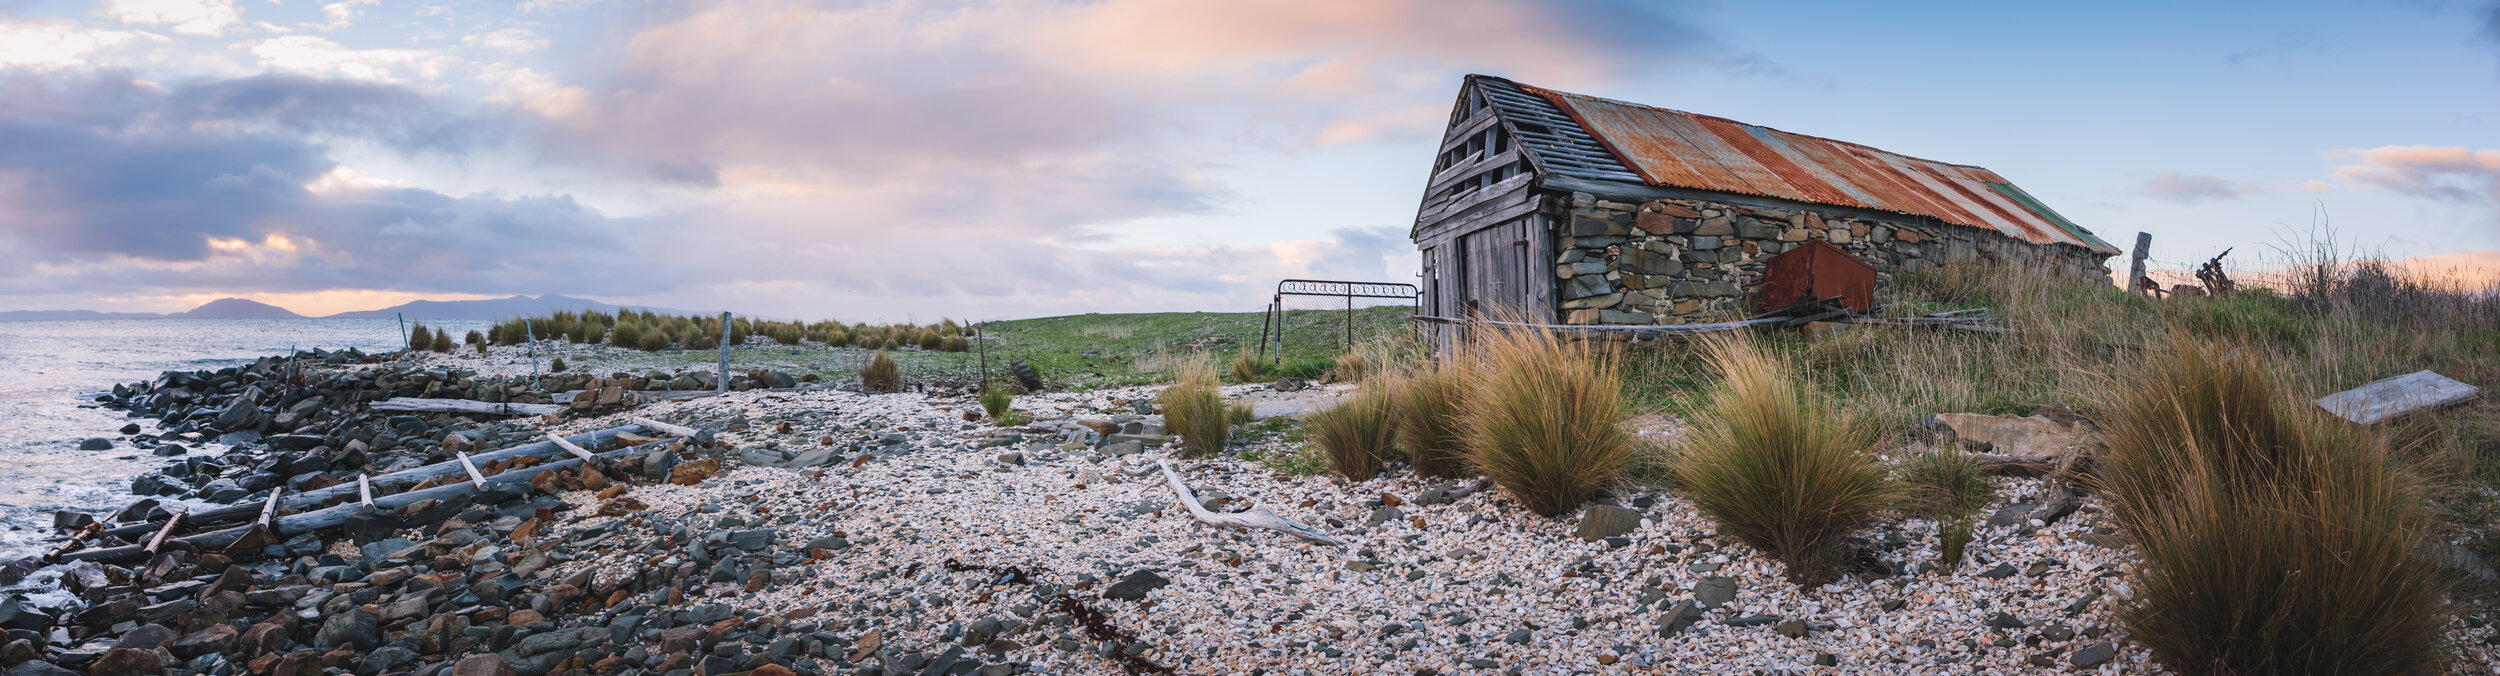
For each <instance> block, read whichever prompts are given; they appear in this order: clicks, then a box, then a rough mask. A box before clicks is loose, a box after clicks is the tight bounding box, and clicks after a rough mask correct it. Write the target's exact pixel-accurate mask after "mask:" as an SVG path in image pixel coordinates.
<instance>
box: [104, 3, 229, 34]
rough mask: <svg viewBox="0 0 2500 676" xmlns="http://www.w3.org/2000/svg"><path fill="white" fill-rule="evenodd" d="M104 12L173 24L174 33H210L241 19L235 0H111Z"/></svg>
mask: <svg viewBox="0 0 2500 676" xmlns="http://www.w3.org/2000/svg"><path fill="white" fill-rule="evenodd" d="M104 12H105V14H107V15H109V16H112V17H113V18H116V19H120V20H122V22H124V23H135V24H147V25H152V26H172V27H173V31H174V32H176V33H182V34H185V35H206V36H211V37H214V36H218V35H223V34H225V32H226V27H228V26H232V25H234V24H235V23H236V22H240V21H242V20H243V11H242V10H240V9H237V8H236V7H235V6H234V0H111V1H110V2H107V3H105V8H104Z"/></svg>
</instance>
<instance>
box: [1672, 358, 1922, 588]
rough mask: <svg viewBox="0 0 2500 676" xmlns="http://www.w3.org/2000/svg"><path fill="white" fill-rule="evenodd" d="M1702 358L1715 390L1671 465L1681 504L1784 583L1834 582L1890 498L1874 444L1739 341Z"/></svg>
mask: <svg viewBox="0 0 2500 676" xmlns="http://www.w3.org/2000/svg"><path fill="white" fill-rule="evenodd" d="M1708 355H1709V359H1710V363H1711V365H1712V366H1713V367H1714V368H1716V369H1717V370H1718V372H1719V373H1720V375H1721V377H1722V378H1723V380H1722V382H1721V383H1720V385H1719V386H1718V387H1716V388H1714V389H1713V390H1712V391H1711V393H1710V395H1709V396H1708V399H1707V400H1706V401H1705V402H1704V403H1703V404H1702V406H1701V408H1700V410H1698V411H1696V412H1695V415H1694V417H1693V420H1692V423H1693V431H1692V433H1691V435H1690V436H1688V437H1686V439H1685V442H1684V444H1683V445H1682V446H1681V447H1680V448H1678V449H1676V454H1675V456H1674V458H1673V462H1674V465H1675V468H1674V475H1675V477H1676V479H1677V480H1678V482H1679V483H1680V485H1681V488H1682V491H1683V493H1684V495H1685V497H1687V498H1689V499H1691V500H1692V501H1693V505H1694V507H1695V508H1697V509H1698V510H1700V511H1701V513H1702V515H1703V516H1706V517H1709V518H1710V520H1711V521H1713V522H1715V523H1717V524H1718V527H1719V532H1720V533H1721V534H1724V535H1727V536H1730V537H1733V538H1736V539H1737V540H1739V541H1742V542H1744V543H1745V544H1747V545H1751V546H1753V547H1754V548H1755V549H1759V550H1762V552H1763V553H1764V554H1767V555H1769V556H1771V557H1772V558H1776V559H1779V560H1780V561H1781V562H1782V563H1785V564H1787V567H1788V579H1789V580H1790V581H1791V582H1795V583H1797V584H1798V585H1800V586H1806V587H1812V586H1816V585H1820V584H1823V583H1826V582H1829V581H1831V580H1834V579H1837V578H1838V577H1839V576H1840V574H1841V572H1842V570H1843V568H1844V566H1845V565H1846V564H1847V563H1848V560H1849V558H1850V554H1849V552H1847V551H1846V550H1845V549H1844V548H1843V546H1842V540H1843V538H1846V537H1847V536H1849V535H1850V534H1852V533H1855V532H1857V531H1859V530H1861V529H1864V528H1866V527H1867V526H1870V525H1873V524H1874V523H1875V521H1876V520H1877V519H1878V518H1879V517H1880V516H1881V515H1882V514H1883V513H1884V511H1885V510H1886V509H1887V508H1889V507H1890V506H1891V505H1892V504H1893V501H1894V499H1895V496H1897V495H1898V493H1899V491H1898V488H1897V487H1896V485H1895V484H1893V483H1892V482H1891V481H1890V479H1889V477H1888V476H1887V473H1886V469H1885V467H1884V465H1883V463H1882V462H1881V460H1880V459H1879V458H1877V457H1876V455H1875V443H1876V440H1877V437H1878V435H1877V434H1876V433H1875V432H1874V430H1873V429H1872V428H1871V427H1870V426H1868V425H1867V424H1865V423H1864V422H1862V420H1861V419H1858V418H1854V417H1849V416H1850V414H1848V413H1846V412H1844V411H1841V410H1839V409H1837V408H1836V407H1834V406H1832V405H1831V403H1830V402H1829V401H1828V400H1826V399H1825V398H1824V397H1823V396H1821V395H1820V394H1819V393H1817V392H1816V391H1815V390H1814V389H1813V388H1811V387H1808V386H1805V385H1803V384H1802V383H1801V382H1800V381H1799V380H1798V379H1797V378H1796V377H1795V375H1794V374H1793V373H1792V372H1791V371H1790V368H1789V366H1788V365H1786V364H1784V363H1782V362H1781V361H1780V360H1779V359H1778V358H1777V357H1775V356H1773V355H1771V354H1768V353H1766V352H1764V351H1762V350H1760V349H1757V348H1755V347H1754V346H1753V344H1752V343H1751V342H1749V341H1747V340H1745V339H1744V338H1743V337H1741V336H1736V337H1724V338H1714V339H1711V340H1710V341H1709V351H1708Z"/></svg>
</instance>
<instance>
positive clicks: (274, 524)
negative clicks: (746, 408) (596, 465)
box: [55, 441, 671, 562]
mask: <svg viewBox="0 0 2500 676" xmlns="http://www.w3.org/2000/svg"><path fill="white" fill-rule="evenodd" d="M668 443H671V442H670V441H656V442H652V443H649V444H643V445H641V446H628V447H625V448H620V449H617V450H613V451H608V452H606V453H600V454H597V455H596V456H595V457H600V458H624V457H629V456H631V455H632V454H636V453H648V452H650V451H652V450H655V449H658V448H660V447H662V446H663V445H665V444H668ZM581 464H582V460H581V459H580V458H566V459H564V460H559V461H556V462H550V463H546V464H542V465H532V466H529V467H520V468H515V469H510V470H505V471H504V472H503V473H500V474H496V475H494V476H490V477H486V478H485V480H484V482H483V484H482V485H481V484H474V483H470V482H466V481H463V482H460V483H454V484H450V485H445V486H436V487H433V488H428V489H424V490H416V491H408V492H406V493H397V494H392V495H385V496H380V497H376V498H374V499H373V505H372V506H370V507H368V506H366V505H364V504H361V503H355V502H349V503H342V504H338V505H334V506H330V507H324V508H321V509H316V510H312V511H309V512H304V513H301V514H294V515H289V516H282V517H277V518H274V519H271V520H270V521H269V522H268V525H266V526H263V525H262V524H261V523H249V524H244V525H241V526H235V527H232V528H227V529H224V530H217V531H210V532H206V533H200V534H197V535H189V536H184V537H177V538H172V539H170V540H168V541H171V542H180V543H183V544H186V545H190V546H193V547H198V548H201V549H215V548H222V547H229V546H232V545H234V544H235V543H237V542H240V541H244V540H245V539H246V538H247V537H252V536H254V535H255V534H256V532H257V533H258V534H260V535H265V536H266V537H267V538H269V539H270V541H273V542H274V541H283V540H285V539H286V538H288V537H291V536H294V535H299V534H303V533H308V532H312V531H317V530H321V529H324V528H333V527H337V526H339V525H340V524H344V523H347V519H348V517H351V516H355V515H357V514H362V513H377V512H389V511H391V510H396V509H399V508H401V507H406V506H408V505H411V504H415V503H416V502H418V501H420V500H445V499H450V498H456V497H460V496H463V495H468V494H470V493H474V492H477V491H479V490H482V489H485V488H490V487H493V486H498V485H503V484H512V483H528V482H529V480H531V479H534V478H537V477H538V475H539V474H540V473H543V472H553V471H561V470H570V469H573V468H576V467H580V466H581ZM150 544H152V545H159V546H161V544H162V543H161V542H160V543H150ZM146 555H148V547H146V546H142V545H129V546H123V547H109V548H104V549H89V550H84V551H76V552H69V553H66V554H63V555H61V556H60V557H58V558H57V559H55V560H57V561H60V562H70V561H116V560H121V559H132V558H139V557H142V556H146Z"/></svg>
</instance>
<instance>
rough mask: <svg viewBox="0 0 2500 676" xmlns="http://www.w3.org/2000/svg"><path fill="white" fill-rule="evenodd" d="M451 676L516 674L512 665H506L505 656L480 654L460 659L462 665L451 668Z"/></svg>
mask: <svg viewBox="0 0 2500 676" xmlns="http://www.w3.org/2000/svg"><path fill="white" fill-rule="evenodd" d="M451 676H514V674H513V673H512V665H510V664H506V663H504V661H503V656H501V655H497V654H494V653H479V654H476V655H470V656H468V657H463V658H460V663H458V664H454V665H452V666H451Z"/></svg>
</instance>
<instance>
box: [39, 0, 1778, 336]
mask: <svg viewBox="0 0 2500 676" xmlns="http://www.w3.org/2000/svg"><path fill="white" fill-rule="evenodd" d="M580 4H585V3H578V2H540V3H535V6H536V7H537V8H538V9H539V10H543V11H554V10H560V9H566V8H569V7H573V6H578V5H580ZM1678 8H1679V6H1677V5H1660V4H1651V3H1635V2H1629V1H1610V0H1568V1H1565V2H1554V3H1543V2H1522V1H1497V0H1384V1H1382V2H1372V3H1343V2H1333V1H1324V0H1277V1H1275V2H1265V3H1193V4H1187V5H1182V4H1176V3H1168V2H1161V1H1160V0H1101V1H1098V2H1081V3H1068V4H1058V3H1029V2H1017V1H1008V0H962V1H957V0H896V1H892V2H881V3H868V4H856V5H826V4H821V3H806V2H780V1H774V0H726V1H723V2H717V3H706V4H697V5H690V6H675V7H669V8H666V9H662V10H656V11H634V12H618V13H616V16H613V17H611V18H612V19H613V23H612V24H609V27H610V28H611V30H604V31H601V32H598V33H597V36H599V37H605V38H607V39H611V40H614V42H610V43H606V44H586V45H580V46H579V47H580V50H581V53H583V54H592V55H596V56H595V58H584V59H582V60H580V61H577V62H571V63H566V64H562V65H563V67H562V68H560V69H550V70H553V71H554V72H558V73H562V74H563V75H562V77H559V76H557V75H555V74H551V73H550V72H547V71H542V70H536V69H532V68H527V67H520V66H517V65H514V64H512V63H509V62H502V61H496V60H494V59H486V58H480V59H476V60H464V59H461V58H458V57H454V56H452V55H450V54H446V53H442V52H436V51H430V50H423V49H354V48H350V47H348V46H345V45H341V44H339V43H338V42H334V41H332V40H330V39H327V38H323V37H319V36H311V35H293V36H282V37H272V38H269V39H264V40H258V41H255V42H252V43H247V44H248V48H249V49H248V51H249V52H250V53H251V54H252V55H253V57H254V58H257V59H259V60H260V63H261V65H262V66H263V67H264V68H266V69H269V70H271V71H274V72H275V73H277V74H272V75H262V76H257V77H248V78H241V79H232V80H198V81H177V82H174V83H172V84H168V85H166V86H165V87H162V88H150V87H148V86H146V85H144V84H142V83H140V82H138V81H137V80H136V79H134V78H131V77H130V76H128V75H127V74H119V73H111V72H104V73H100V74H90V75H88V76H84V77H70V76H67V75H60V74H35V73H16V74H14V75H15V77H11V75H12V74H11V73H6V72H0V86H5V87H10V88H14V89H0V100H8V101H13V102H14V101H21V100H24V101H35V102H38V103H39V104H40V105H36V106H32V107H29V108H27V109H24V110H14V111H12V110H5V109H0V144H19V143H23V144H27V146H26V147H28V148H30V149H35V150H40V151H41V152H34V151H32V150H30V151H29V152H23V153H16V152H13V153H11V154H9V156H6V157H0V249H6V250H11V251H24V252H27V255H28V256H30V257H34V258H38V259H41V260H42V261H44V262H43V263H41V264H40V265H36V266H23V267H19V268H15V269H8V270H6V271H0V278H9V279H10V280H11V281H10V282H9V283H7V284H0V286H4V287H8V288H9V291H7V292H0V298H7V297H12V296H15V297H30V296H33V295H35V294H39V293H52V294H59V293H76V292H82V291H81V290H83V292H84V293H89V294H93V295H99V296H101V295H109V294H116V293H118V294H123V295H130V294H135V293H139V292H142V291H154V292H158V293H166V294H172V293H177V292H179V293H205V292H208V291H209V290H239V291H260V292H268V293H299V292H300V293H310V292H315V291H323V290H388V291H392V292H410V291H426V292H441V293H487V294H502V293H515V292H528V293H541V292H557V293H571V294H582V295H592V296H596V297H602V298H609V299H616V300H625V301H630V302H641V303H649V304H655V305H667V306H674V307H688V308H704V307H718V306H720V305H723V304H729V305H734V306H735V307H736V309H739V310H741V311H760V312H774V313H779V314H783V315H792V316H800V315H804V316H824V315H827V314H832V313H843V314H846V315H849V316H863V317H869V318H876V317H883V318H894V317H898V316H901V315H904V314H910V313H918V314H922V315H937V314H947V315H953V316H993V317H995V316H1033V315H1036V314H1047V313H1055V312H1084V311H1095V310H1110V311H1137V310H1183V309H1210V308H1239V309H1244V310H1247V309H1251V308H1254V307H1256V305H1257V303H1258V302H1260V301H1263V300H1264V299H1265V297H1266V289H1267V288H1268V287H1270V286H1271V285H1272V284H1273V283H1274V282H1275V280H1276V279H1278V278H1282V277H1324V278H1355V279H1387V280H1403V279H1406V278H1408V277H1410V276H1411V274H1412V272H1413V266H1414V260H1413V259H1414V256H1413V253H1412V249H1411V247H1410V245H1408V244H1407V242H1406V241H1405V239H1404V237H1403V234H1402V233H1401V232H1398V231H1399V230H1402V228H1383V227H1360V228H1338V229H1335V230H1333V231H1312V230H1302V231H1297V232H1298V233H1310V232H1326V234H1325V235H1324V236H1320V235H1314V234H1293V235H1273V234H1268V233H1207V232H1194V231H1187V230H1180V231H1171V232H1149V233H1144V234H1139V233H1138V232H1137V228H1134V227H1127V226H1130V225H1132V224H1134V223H1137V222H1141V221H1151V222H1156V223H1182V224H1185V223H1188V222H1189V220H1190V219H1188V218H1186V217H1189V216H1193V215H1207V214H1219V213H1224V212H1226V211H1228V210H1229V209H1231V208H1233V205H1235V204H1236V202H1237V200H1238V197H1237V196H1236V195H1233V194H1232V192H1231V190H1232V189H1231V188H1230V187H1229V186H1227V185H1226V184H1224V183H1223V182H1221V181H1219V180H1217V179H1215V178H1212V177H1214V176H1220V175H1224V174H1225V171H1226V168H1227V165H1228V164H1230V163H1232V162H1235V161H1237V160H1238V159H1240V157H1241V156H1242V155H1243V154H1245V153H1283V154H1296V153H1306V152H1312V151H1314V150H1317V149H1322V148H1327V147H1330V146H1342V145H1349V144H1368V143H1380V142H1415V141H1417V140H1421V139H1429V138H1433V137H1435V136H1436V135H1437V134H1438V133H1439V130H1440V126H1441V124H1442V123H1443V122H1444V121H1445V120H1446V117H1447V114H1448V112H1449V106H1450V104H1451V100H1452V98H1453V97H1454V95H1455V93H1456V91H1457V86H1458V83H1459V82H1460V76H1462V75H1463V74H1465V73H1468V72H1490V73H1496V74H1501V75H1506V76H1511V77H1517V78H1520V79H1523V80H1526V81H1529V82H1534V83H1538V84H1545V85H1551V86H1557V87H1566V88H1569V87H1583V86H1596V85H1600V84H1604V83H1609V82H1614V81H1619V80H1622V79H1627V78H1638V77H1643V76H1645V75H1646V74H1649V73H1654V72H1659V71H1662V70H1673V69H1676V68H1683V67H1717V66H1716V65H1714V64H1723V63H1731V62H1732V61H1730V59H1737V60H1740V61H1747V62H1748V63H1757V64H1758V63H1759V62H1762V59H1760V58H1759V57H1758V56H1753V55H1750V54H1748V53H1747V52H1746V51H1745V50H1743V49H1741V48H1737V47H1733V46H1730V45H1727V44H1723V43H1721V42H1720V41H1718V40H1717V39H1715V38H1714V37H1713V36H1712V35H1710V34H1709V33H1708V32H1707V31H1703V30H1699V29H1698V28H1696V27H1694V26H1692V25H1690V24H1688V23H1685V22H1683V21H1681V20H1679V19H1678V18H1677V17H1676V16H1675V13H1676V12H1677V10H1678ZM1592 16H1598V17H1606V19H1605V20H1597V21H1592V20H1588V19H1587V17H1592ZM567 35H573V33H567ZM462 42H463V46H464V47H468V48H477V49H481V50H497V51H506V52H511V51H536V50H542V49H544V44H545V40H544V39H542V38H540V37H539V36H538V35H537V34H536V33H531V32H500V31H499V32H496V33H484V34H479V35H476V36H474V37H472V38H468V39H463V40H462ZM574 48H575V45H571V44H568V45H567V50H566V51H568V52H571V51H574ZM463 54H466V52H463ZM1738 57H1743V58H1741V59H1738ZM533 65H537V64H533ZM541 67H542V68H543V67H545V66H541ZM456 70H457V71H462V74H464V75H467V76H468V77H470V78H474V83H475V84H476V85H479V86H463V85H462V83H465V82H469V81H468V80H465V79H461V78H441V79H436V78H438V77H439V76H441V75H445V74H450V73H453V72H455V71H456ZM411 82H421V83H424V84H423V85H422V87H423V88H420V87H419V86H417V85H411V84H410V83H411ZM438 92H451V93H438ZM469 92H477V93H476V94H468V93H469ZM457 95H474V96H478V97H479V98H478V99H476V100H470V101H447V100H443V99H438V98H437V97H440V96H457ZM477 103H483V104H486V105H483V106H478V105H474V104H477ZM472 108H475V109H477V110H475V111H473V112H462V113H457V114H455V113H452V112H447V111H450V110H462V111H469V109H472ZM369 146H370V147H379V148H381V149H384V150H386V151H390V152H395V153H398V154H399V155H401V156H402V157H403V158H430V159H428V160H427V161H430V162H433V164H431V165H424V164H423V163H421V162H416V161H415V160H408V161H409V162H411V163H412V164H419V165H422V166H430V167H431V168H433V169H435V170H437V171H438V172H448V173H451V174H454V175H455V176H458V175H459V172H460V171H461V169H462V168H464V167H467V166H471V165H472V163H473V162H476V163H481V164H492V165H495V166H497V167H499V168H500V169H504V170H509V169H511V168H512V167H513V166H515V165H518V166H519V167H520V168H521V170H524V171H533V172H537V170H542V169H543V170H545V171H543V172H537V173H543V174H547V175H563V176H566V177H568V179H567V180H575V181H577V183H578V184H579V185H584V186H587V187H589V188H590V189H591V190H592V191H596V192H604V193H608V194H609V195H608V196H610V197H612V196H613V195H614V194H616V193H625V194H629V195H631V196H632V199H633V200H640V202H638V203H637V204H636V205H635V208H634V209H633V210H631V211H630V212H628V211H626V210H623V209H616V208H609V209H606V210H602V209H599V208H593V207H592V206H591V204H600V205H606V204H608V202H602V201H597V200H599V199H600V198H601V196H600V195H596V194H592V193H591V192H585V193H582V194H583V195H585V196H584V197H583V198H581V199H578V200H577V199H575V198H574V197H571V196H567V195H561V194H558V195H502V194H492V193H487V194H467V195H461V194H452V193H453V192H455V191H452V190H450V189H447V188H439V187H438V188H436V189H428V186H439V185H442V184H445V183H460V181H457V180H454V181H446V180H443V176H441V175H439V173H438V175H435V176H430V177H429V176H426V175H424V174H425V172H423V171H409V170H408V168H407V167H405V166H392V165H375V167H379V169H377V170H375V171H370V172H369V171H367V170H366V169H370V168H372V167H359V166H349V164H347V163H344V162H342V159H341V158H354V157H357V154H356V153H355V152H347V151H344V150H338V149H334V148H349V147H353V148H356V149H358V150H357V152H364V151H365V149H367V148H368V147H369ZM9 147H13V148H14V147H16V146H9ZM39 160H40V161H41V163H39V162H38V161H39ZM54 165H57V168H51V167H53V166H54ZM38 166H46V167H47V168H46V169H43V170H38V169H36V167H38ZM377 173H387V174H389V176H390V178H389V179H384V178H381V177H377V176H376V175H375V174H377ZM429 178H430V179H433V182H429V181H428V179H429ZM461 178H470V177H466V176H461ZM394 179H395V180H394ZM473 182H474V183H482V184H487V185H491V184H493V182H492V178H491V177H484V178H482V179H481V180H476V181H473ZM1406 199H1411V196H1410V197H1407V198H1406ZM613 213H634V214H637V216H635V217H632V218H622V217H616V216H612V215H610V214H613ZM1363 225H1366V226H1371V225H1374V224H1372V223H1364V224H1363ZM1115 233H1117V234H1115ZM273 236H276V237H278V238H279V239H276V240H273V239H271V238H272V237H273ZM1262 238H1264V239H1270V240H1283V241H1272V242H1271V243H1266V244H1231V245H1206V244H1182V243H1183V242H1208V241H1223V242H1243V241H1258V240H1260V239H1262ZM273 242H284V243H285V244H286V246H278V245H276V244H274V243H273ZM19 289H25V291H23V292H20V291H19ZM725 298H735V299H745V300H743V301H740V302H737V303H723V302H722V299H725Z"/></svg>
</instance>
